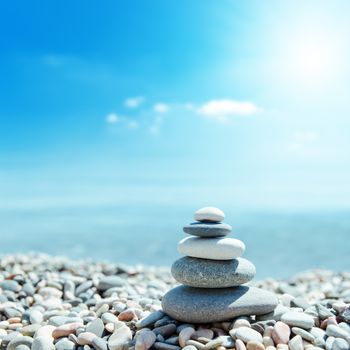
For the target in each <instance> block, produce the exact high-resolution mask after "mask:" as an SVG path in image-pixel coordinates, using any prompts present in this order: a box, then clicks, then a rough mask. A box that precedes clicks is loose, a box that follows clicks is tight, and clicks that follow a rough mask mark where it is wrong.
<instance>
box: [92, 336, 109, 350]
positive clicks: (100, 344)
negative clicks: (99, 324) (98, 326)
mask: <svg viewBox="0 0 350 350" xmlns="http://www.w3.org/2000/svg"><path fill="white" fill-rule="evenodd" d="M91 345H92V346H93V347H94V349H96V350H108V347H107V342H106V341H105V340H104V339H102V338H99V337H96V338H94V339H92V342H91Z"/></svg>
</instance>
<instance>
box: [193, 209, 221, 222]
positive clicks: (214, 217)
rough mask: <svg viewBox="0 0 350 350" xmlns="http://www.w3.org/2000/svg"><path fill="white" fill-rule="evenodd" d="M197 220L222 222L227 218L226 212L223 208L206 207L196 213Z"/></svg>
mask: <svg viewBox="0 0 350 350" xmlns="http://www.w3.org/2000/svg"><path fill="white" fill-rule="evenodd" d="M194 219H195V220H196V221H212V222H221V221H224V219H225V214H224V212H223V211H222V210H220V209H219V208H215V207H204V208H201V209H199V210H197V211H196V212H195V213H194Z"/></svg>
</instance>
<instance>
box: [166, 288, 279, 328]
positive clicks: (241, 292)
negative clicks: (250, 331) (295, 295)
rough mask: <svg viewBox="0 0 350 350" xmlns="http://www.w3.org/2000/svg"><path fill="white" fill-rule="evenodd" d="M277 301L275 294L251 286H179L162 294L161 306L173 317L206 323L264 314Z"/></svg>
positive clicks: (269, 310) (183, 320)
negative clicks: (212, 287) (211, 287)
mask: <svg viewBox="0 0 350 350" xmlns="http://www.w3.org/2000/svg"><path fill="white" fill-rule="evenodd" d="M277 303H278V300H277V297H276V295H275V294H273V293H271V292H268V291H265V290H263V289H259V288H254V287H247V286H239V287H233V288H220V289H203V288H193V287H188V286H178V287H176V288H173V289H172V290H170V291H169V292H168V293H166V294H165V295H164V297H163V300H162V307H163V310H164V312H165V313H167V314H168V315H169V316H170V317H172V318H174V319H176V320H179V321H182V322H190V323H192V322H193V323H209V322H220V321H226V320H230V319H232V318H234V317H237V316H251V315H262V314H266V313H268V312H271V311H273V310H274V308H275V307H276V305H277Z"/></svg>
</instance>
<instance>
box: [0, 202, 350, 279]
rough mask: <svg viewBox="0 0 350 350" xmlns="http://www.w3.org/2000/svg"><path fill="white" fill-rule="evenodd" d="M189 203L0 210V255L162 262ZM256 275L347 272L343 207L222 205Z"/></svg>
mask: <svg viewBox="0 0 350 350" xmlns="http://www.w3.org/2000/svg"><path fill="white" fill-rule="evenodd" d="M195 209H196V208H191V207H186V206H181V207H179V206H176V205H162V206H159V205H158V206H152V205H139V206H122V205H118V206H114V205H107V206H92V205H87V206H73V207H64V206H63V207H59V208H48V209H43V208H37V209H35V208H31V209H30V208H17V209H14V208H12V209H11V210H6V209H1V211H0V254H1V255H5V254H12V253H27V252H42V253H47V254H52V255H61V256H67V257H70V258H74V259H84V260H88V261H91V263H92V261H94V260H100V261H101V260H102V261H110V262H116V263H123V264H129V265H139V264H142V265H154V266H166V267H170V266H171V264H172V262H173V261H175V260H176V259H177V258H179V257H180V255H179V253H178V252H177V249H176V246H177V243H178V241H179V240H180V239H181V238H183V237H185V236H186V234H185V233H184V232H183V231H182V226H184V225H186V224H188V223H189V222H191V221H193V214H192V213H193V212H194V210H195ZM225 212H226V220H225V222H227V223H229V224H230V225H231V226H232V227H233V232H232V237H234V238H238V239H240V240H242V241H244V242H245V244H246V252H245V254H244V257H245V258H247V259H249V260H251V261H252V262H253V263H254V264H255V266H256V269H257V278H267V277H272V278H288V277H290V276H293V275H294V274H296V273H298V272H300V271H304V270H309V269H314V268H321V269H330V270H335V271H344V270H346V271H350V243H349V242H350V239H349V237H350V212H349V211H327V210H322V211H321V210H320V211H288V210H283V211H278V210H275V211H274V210H263V209H262V210H256V209H254V210H237V208H232V209H230V208H228V210H225Z"/></svg>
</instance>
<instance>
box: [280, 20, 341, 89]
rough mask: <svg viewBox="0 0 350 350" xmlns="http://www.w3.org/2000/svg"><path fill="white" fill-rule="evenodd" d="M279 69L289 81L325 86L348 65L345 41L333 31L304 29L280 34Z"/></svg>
mask: <svg viewBox="0 0 350 350" xmlns="http://www.w3.org/2000/svg"><path fill="white" fill-rule="evenodd" d="M280 35H281V37H280V38H281V40H280V45H279V50H280V55H278V56H279V57H278V60H279V62H278V65H279V66H280V69H281V72H282V75H283V76H284V78H285V79H286V80H287V81H290V82H293V81H295V82H296V83H302V84H303V85H310V86H312V87H314V86H318V85H319V86H323V85H325V84H326V83H328V82H330V81H331V80H333V79H335V78H337V74H338V73H339V72H340V71H341V69H342V66H343V65H344V62H343V60H344V53H343V52H342V51H343V45H342V41H343V39H344V38H342V37H341V35H339V33H337V31H336V30H334V31H332V30H330V29H329V28H327V30H325V29H324V28H322V27H321V26H314V27H310V26H302V25H300V26H299V28H298V31H297V32H294V31H293V32H289V33H288V34H286V33H283V36H282V33H280Z"/></svg>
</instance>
